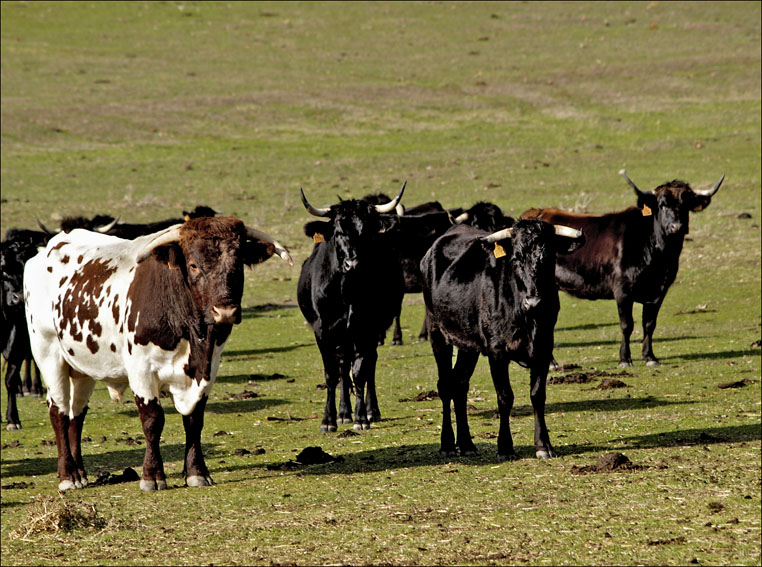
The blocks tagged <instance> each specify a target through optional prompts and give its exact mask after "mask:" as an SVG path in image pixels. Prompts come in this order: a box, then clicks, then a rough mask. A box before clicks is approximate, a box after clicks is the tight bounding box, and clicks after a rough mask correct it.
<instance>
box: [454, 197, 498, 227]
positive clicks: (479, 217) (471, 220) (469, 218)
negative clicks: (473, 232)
mask: <svg viewBox="0 0 762 567" xmlns="http://www.w3.org/2000/svg"><path fill="white" fill-rule="evenodd" d="M453 220H454V222H455V223H456V224H468V225H470V226H473V227H476V228H479V229H481V230H484V231H486V232H494V231H496V230H500V229H502V228H508V227H510V226H512V225H513V218H511V217H506V216H505V215H504V214H503V211H502V209H500V207H498V206H497V205H495V204H494V203H487V202H484V201H480V202H478V203H476V204H475V205H474V206H473V207H471V208H470V209H468V210H467V211H465V212H463V213H461V214H460V215H458V216H457V217H455V219H453Z"/></svg>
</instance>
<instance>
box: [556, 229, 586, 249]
mask: <svg viewBox="0 0 762 567" xmlns="http://www.w3.org/2000/svg"><path fill="white" fill-rule="evenodd" d="M553 238H554V243H555V246H556V254H571V253H572V252H574V251H575V250H577V249H579V248H581V247H582V245H583V244H584V243H585V235H584V234H580V235H579V236H563V235H561V234H555V235H553Z"/></svg>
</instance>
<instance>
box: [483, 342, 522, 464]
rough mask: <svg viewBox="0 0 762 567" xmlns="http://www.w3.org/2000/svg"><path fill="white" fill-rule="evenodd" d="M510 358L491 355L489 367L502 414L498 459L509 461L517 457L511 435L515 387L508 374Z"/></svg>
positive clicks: (499, 410) (498, 409) (498, 436)
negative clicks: (497, 357) (512, 385)
mask: <svg viewBox="0 0 762 567" xmlns="http://www.w3.org/2000/svg"><path fill="white" fill-rule="evenodd" d="M508 362H509V361H508V360H503V359H494V358H492V357H490V359H489V368H490V374H491V375H492V383H493V384H494V385H495V392H496V393H497V411H498V413H499V414H500V431H499V432H498V435H497V460H498V461H499V462H501V463H502V462H504V461H509V460H513V459H515V458H516V452H515V451H514V449H513V436H512V435H511V421H510V419H511V410H512V409H513V389H512V388H511V380H510V377H509V376H508Z"/></svg>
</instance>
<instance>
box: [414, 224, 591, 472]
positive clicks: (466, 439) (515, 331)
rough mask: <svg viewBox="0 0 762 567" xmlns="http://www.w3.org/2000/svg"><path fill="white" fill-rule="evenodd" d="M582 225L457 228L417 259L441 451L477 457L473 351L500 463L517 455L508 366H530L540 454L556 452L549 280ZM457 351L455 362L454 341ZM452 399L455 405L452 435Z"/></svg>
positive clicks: (554, 307)
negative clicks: (550, 424)
mask: <svg viewBox="0 0 762 567" xmlns="http://www.w3.org/2000/svg"><path fill="white" fill-rule="evenodd" d="M582 238H583V237H582V235H581V233H580V232H579V231H576V230H571V229H568V228H567V227H555V230H554V227H553V226H551V225H550V224H548V223H544V222H541V221H519V222H517V223H516V224H515V225H514V226H513V227H512V228H509V229H503V230H501V231H498V232H496V233H492V234H489V233H487V232H484V231H482V230H479V229H476V228H473V227H470V226H465V225H458V226H455V227H453V228H451V229H450V230H448V231H447V232H446V233H445V234H444V235H443V236H442V237H440V238H439V239H437V241H436V242H435V243H434V245H433V246H432V247H431V249H429V251H428V252H427V253H426V255H425V256H424V257H423V260H422V261H421V273H422V274H423V279H424V288H423V297H424V301H425V303H426V311H427V316H428V318H429V339H430V341H431V348H432V351H433V352H434V358H435V360H436V364H437V370H438V374H439V381H438V382H437V387H438V390H439V397H440V398H441V400H442V433H441V448H440V455H442V456H444V457H449V456H454V455H455V454H456V448H459V449H460V452H461V454H462V455H466V456H468V455H474V454H476V453H477V450H476V446H475V445H474V443H473V441H472V440H471V433H470V430H469V427H468V414H467V411H466V401H467V394H468V388H469V381H470V379H471V375H472V374H473V372H474V368H475V367H476V363H477V361H478V359H479V354H483V355H486V356H487V358H488V359H489V365H490V371H491V374H492V381H493V383H494V385H495V390H496V391H497V403H498V410H499V413H500V432H499V435H498V440H497V456H498V460H499V461H505V460H507V459H512V458H515V456H516V455H515V453H514V449H513V439H512V438H511V430H510V424H509V418H510V414H511V408H512V406H513V391H512V389H511V385H510V381H509V378H508V364H509V362H510V361H512V360H513V361H515V362H517V363H518V364H520V365H521V366H524V367H528V368H529V370H530V380H531V384H530V396H531V399H532V407H533V408H534V420H535V433H534V442H535V448H536V456H537V457H539V458H548V457H553V456H555V453H554V451H553V447H552V445H551V443H550V438H549V436H548V429H547V427H546V425H545V378H546V377H547V374H548V365H549V363H550V361H551V360H552V358H553V329H554V326H555V324H556V318H557V316H558V310H559V301H558V290H557V288H556V284H555V281H554V280H553V270H554V267H555V262H556V254H557V253H560V254H563V253H568V252H569V251H570V250H572V249H574V248H576V247H578V246H579V245H580V244H581V241H582ZM454 346H455V347H457V348H458V358H457V361H456V363H455V367H454V368H453V365H452V353H453V347H454ZM450 401H452V402H453V404H454V407H455V419H456V421H457V432H458V436H457V442H456V439H455V436H454V435H453V430H452V424H451V417H450Z"/></svg>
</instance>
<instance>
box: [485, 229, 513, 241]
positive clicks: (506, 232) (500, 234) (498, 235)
mask: <svg viewBox="0 0 762 567" xmlns="http://www.w3.org/2000/svg"><path fill="white" fill-rule="evenodd" d="M512 231H513V229H511V228H504V229H503V230H498V231H497V232H493V233H492V234H490V235H489V236H485V237H484V238H482V240H483V241H484V242H487V243H492V242H497V241H498V240H503V239H504V238H510V237H511V232H512Z"/></svg>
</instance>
